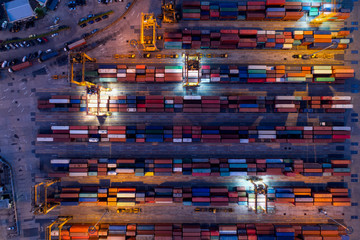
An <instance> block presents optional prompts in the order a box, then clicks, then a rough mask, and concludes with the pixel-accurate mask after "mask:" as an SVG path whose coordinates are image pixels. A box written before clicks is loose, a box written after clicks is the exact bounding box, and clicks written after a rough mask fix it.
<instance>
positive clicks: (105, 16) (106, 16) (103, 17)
mask: <svg viewBox="0 0 360 240" xmlns="http://www.w3.org/2000/svg"><path fill="white" fill-rule="evenodd" d="M108 17H109V16H108V15H104V16H102V17H101V18H102V19H107V18H108Z"/></svg>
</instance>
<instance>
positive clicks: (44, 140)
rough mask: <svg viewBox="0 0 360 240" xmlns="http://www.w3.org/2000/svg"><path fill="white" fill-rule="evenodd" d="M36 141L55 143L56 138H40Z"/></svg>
mask: <svg viewBox="0 0 360 240" xmlns="http://www.w3.org/2000/svg"><path fill="white" fill-rule="evenodd" d="M36 141H38V142H53V141H54V138H45V137H38V138H36Z"/></svg>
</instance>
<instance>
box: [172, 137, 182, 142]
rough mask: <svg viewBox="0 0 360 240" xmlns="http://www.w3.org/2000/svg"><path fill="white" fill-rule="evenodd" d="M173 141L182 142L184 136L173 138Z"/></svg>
mask: <svg viewBox="0 0 360 240" xmlns="http://www.w3.org/2000/svg"><path fill="white" fill-rule="evenodd" d="M173 142H176V143H181V142H182V138H173Z"/></svg>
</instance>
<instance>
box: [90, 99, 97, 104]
mask: <svg viewBox="0 0 360 240" xmlns="http://www.w3.org/2000/svg"><path fill="white" fill-rule="evenodd" d="M88 103H98V100H97V99H90V100H89V101H88Z"/></svg>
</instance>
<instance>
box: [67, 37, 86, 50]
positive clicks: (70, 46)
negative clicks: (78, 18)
mask: <svg viewBox="0 0 360 240" xmlns="http://www.w3.org/2000/svg"><path fill="white" fill-rule="evenodd" d="M85 44H86V40H85V39H84V38H82V39H80V40H78V41H76V42H73V43H71V44H66V45H65V47H64V51H65V52H67V51H70V50H73V49H75V48H77V47H80V46H82V45H85Z"/></svg>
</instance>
